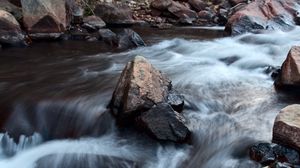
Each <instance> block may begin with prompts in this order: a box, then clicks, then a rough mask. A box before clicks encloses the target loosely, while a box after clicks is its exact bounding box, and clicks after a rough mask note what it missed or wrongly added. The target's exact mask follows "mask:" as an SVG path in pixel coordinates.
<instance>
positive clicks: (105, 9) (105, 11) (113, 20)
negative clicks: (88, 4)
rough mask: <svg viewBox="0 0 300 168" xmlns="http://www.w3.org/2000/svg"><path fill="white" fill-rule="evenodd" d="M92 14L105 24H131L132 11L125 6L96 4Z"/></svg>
mask: <svg viewBox="0 0 300 168" xmlns="http://www.w3.org/2000/svg"><path fill="white" fill-rule="evenodd" d="M94 13H95V14H96V15H97V16H99V17H100V18H101V19H103V21H104V22H105V23H106V24H117V25H118V24H133V23H134V20H133V18H132V11H131V9H130V8H129V7H128V6H126V5H121V4H118V5H116V4H112V3H101V4H98V5H97V6H96V8H95V10H94Z"/></svg>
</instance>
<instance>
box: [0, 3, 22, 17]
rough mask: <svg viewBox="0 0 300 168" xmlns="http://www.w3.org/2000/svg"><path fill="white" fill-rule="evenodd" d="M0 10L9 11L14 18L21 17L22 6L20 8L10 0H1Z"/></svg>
mask: <svg viewBox="0 0 300 168" xmlns="http://www.w3.org/2000/svg"><path fill="white" fill-rule="evenodd" d="M0 10H4V11H7V12H9V13H11V14H12V15H13V16H14V17H15V18H16V20H21V19H22V8H20V7H19V6H15V5H14V4H12V3H11V2H10V1H7V0H1V1H0Z"/></svg>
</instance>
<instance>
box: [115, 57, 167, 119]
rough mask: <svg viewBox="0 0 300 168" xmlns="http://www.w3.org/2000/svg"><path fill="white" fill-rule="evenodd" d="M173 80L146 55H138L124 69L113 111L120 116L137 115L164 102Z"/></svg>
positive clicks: (116, 90)
mask: <svg viewBox="0 0 300 168" xmlns="http://www.w3.org/2000/svg"><path fill="white" fill-rule="evenodd" d="M170 87H171V81H170V80H169V79H168V78H166V77H165V76H164V75H163V74H162V73H161V72H160V71H158V70H156V69H155V68H154V67H153V66H152V65H151V64H150V63H149V62H148V61H147V60H146V59H145V58H144V57H141V56H137V57H135V59H134V60H133V61H131V62H129V63H128V64H127V65H126V67H125V69H124V70H123V72H122V74H121V77H120V79H119V82H118V85H117V87H116V89H115V91H114V94H113V98H112V101H111V108H112V110H113V113H114V114H115V115H117V116H119V117H121V118H122V117H125V116H135V115H137V113H138V112H139V111H147V110H149V109H151V108H152V107H153V106H154V105H155V104H159V103H162V102H163V101H164V100H165V97H167V95H168V91H169V89H170Z"/></svg>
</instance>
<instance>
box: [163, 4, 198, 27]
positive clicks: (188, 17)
mask: <svg viewBox="0 0 300 168" xmlns="http://www.w3.org/2000/svg"><path fill="white" fill-rule="evenodd" d="M168 11H169V12H171V13H172V14H173V15H175V16H176V17H178V18H179V22H180V23H183V24H192V23H193V21H195V20H196V19H197V18H198V15H197V13H196V12H195V11H193V10H191V9H189V8H188V7H186V6H184V5H182V4H180V3H178V2H175V1H173V2H172V5H171V6H169V7H168Z"/></svg>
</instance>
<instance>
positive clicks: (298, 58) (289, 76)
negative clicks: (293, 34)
mask: <svg viewBox="0 0 300 168" xmlns="http://www.w3.org/2000/svg"><path fill="white" fill-rule="evenodd" d="M275 86H276V87H277V88H281V87H297V88H298V87H299V86H300V46H294V47H292V48H291V50H290V51H289V53H288V56H287V58H286V60H285V61H284V63H283V64H282V67H281V72H280V75H279V77H278V79H277V80H276V82H275Z"/></svg>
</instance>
